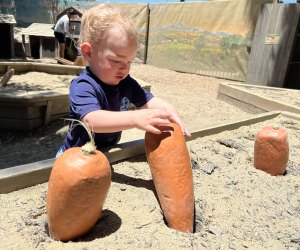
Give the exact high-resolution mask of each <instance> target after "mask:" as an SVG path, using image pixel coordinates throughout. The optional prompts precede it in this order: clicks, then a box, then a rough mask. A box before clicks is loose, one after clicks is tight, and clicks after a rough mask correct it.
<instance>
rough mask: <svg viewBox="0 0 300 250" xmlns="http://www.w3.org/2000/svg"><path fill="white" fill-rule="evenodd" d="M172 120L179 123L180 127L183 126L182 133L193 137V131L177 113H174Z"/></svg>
mask: <svg viewBox="0 0 300 250" xmlns="http://www.w3.org/2000/svg"><path fill="white" fill-rule="evenodd" d="M170 120H171V121H172V122H174V123H177V124H178V125H179V126H180V127H181V130H182V133H183V134H184V135H186V136H188V137H191V136H192V135H191V133H190V131H189V130H188V129H187V128H186V127H185V125H184V123H183V122H182V121H181V119H180V118H179V116H178V115H177V114H173V115H172V116H171V119H170Z"/></svg>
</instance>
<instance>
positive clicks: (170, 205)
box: [145, 123, 194, 233]
mask: <svg viewBox="0 0 300 250" xmlns="http://www.w3.org/2000/svg"><path fill="white" fill-rule="evenodd" d="M160 129H161V130H162V131H165V132H162V133H161V134H159V135H157V134H152V133H149V132H146V135H145V151H146V155H147V160H148V164H149V166H150V170H151V174H152V178H153V182H154V185H155V188H156V191H157V195H158V198H159V202H160V205H161V208H162V210H163V213H164V216H165V219H166V221H167V224H168V226H169V227H170V228H173V229H176V230H178V231H181V232H189V233H191V232H193V224H194V186H193V174H192V167H191V161H190V156H189V152H188V149H187V146H186V141H185V138H184V136H183V134H182V131H181V129H180V127H179V126H178V125H177V124H174V123H171V124H170V126H168V127H165V126H163V127H160Z"/></svg>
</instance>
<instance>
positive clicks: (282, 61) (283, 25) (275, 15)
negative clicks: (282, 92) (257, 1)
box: [246, 4, 300, 87]
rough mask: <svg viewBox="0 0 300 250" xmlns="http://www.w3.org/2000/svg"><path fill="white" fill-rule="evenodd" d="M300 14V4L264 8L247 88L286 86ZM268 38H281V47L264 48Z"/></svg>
mask: <svg viewBox="0 0 300 250" xmlns="http://www.w3.org/2000/svg"><path fill="white" fill-rule="evenodd" d="M299 13H300V5H299V4H264V5H262V7H261V10H260V14H259V17H258V20H257V24H256V28H255V33H254V37H253V44H252V48H251V53H250V57H249V63H248V69H247V75H246V83H247V84H255V85H265V86H273V87H282V86H283V84H284V79H285V76H286V72H287V66H288V62H289V60H290V56H291V51H292V46H293V41H294V35H295V32H296V29H297V27H298V20H299ZM268 34H277V35H279V37H280V40H279V44H274V45H270V44H265V38H266V36H267V35H268Z"/></svg>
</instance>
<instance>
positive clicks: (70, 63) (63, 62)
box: [55, 57, 74, 65]
mask: <svg viewBox="0 0 300 250" xmlns="http://www.w3.org/2000/svg"><path fill="white" fill-rule="evenodd" d="M55 60H56V61H58V62H60V63H62V64H65V65H74V62H72V61H69V60H67V59H65V58H61V57H55Z"/></svg>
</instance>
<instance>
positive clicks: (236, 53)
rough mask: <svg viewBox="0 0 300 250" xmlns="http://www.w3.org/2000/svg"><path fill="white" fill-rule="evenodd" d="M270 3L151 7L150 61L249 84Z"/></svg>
mask: <svg viewBox="0 0 300 250" xmlns="http://www.w3.org/2000/svg"><path fill="white" fill-rule="evenodd" d="M264 2H272V1H255V0H252V1H247V0H241V1H217V2H203V3H184V4H182V3H172V4H154V5H151V8H150V28H149V44H148V56H147V63H149V64H153V65H155V66H158V67H164V68H169V69H172V70H176V71H181V72H189V73H197V74H202V75H209V76H216V77H220V78H227V79H234V80H242V81H243V80H244V79H245V75H246V70H247V62H248V59H249V51H250V47H251V41H252V38H253V34H254V30H255V24H256V19H257V16H258V13H259V10H260V6H261V4H262V3H264Z"/></svg>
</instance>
